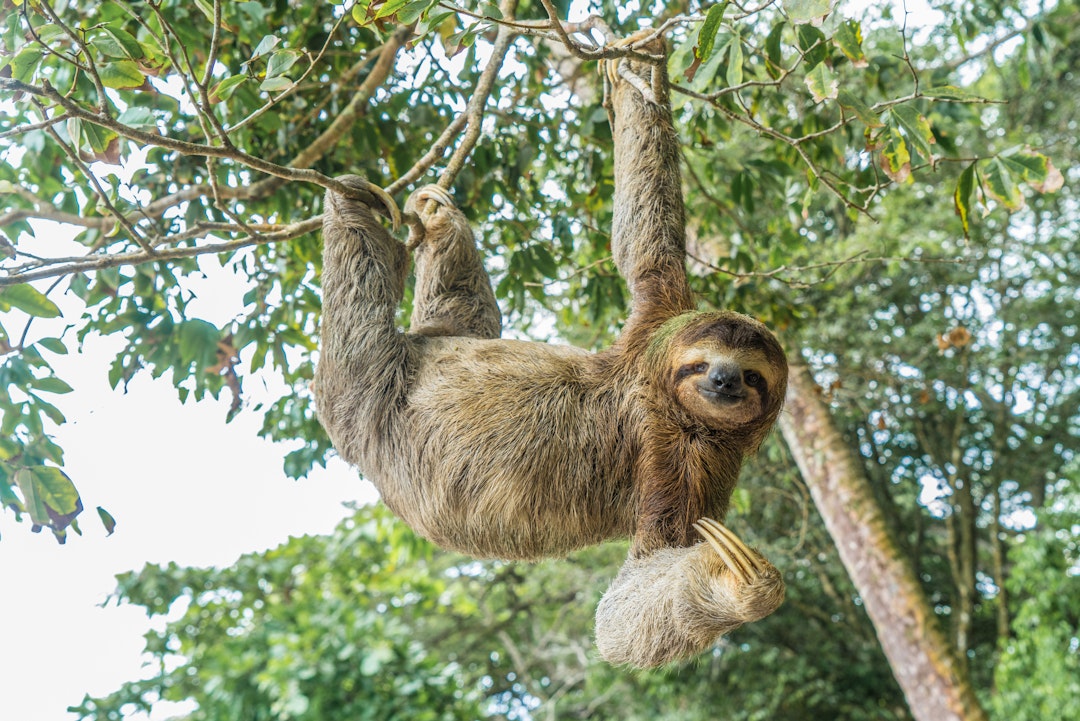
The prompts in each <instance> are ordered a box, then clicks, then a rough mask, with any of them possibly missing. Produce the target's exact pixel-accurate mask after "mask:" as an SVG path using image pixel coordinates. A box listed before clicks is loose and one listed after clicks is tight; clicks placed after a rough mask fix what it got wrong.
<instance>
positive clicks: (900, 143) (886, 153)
mask: <svg viewBox="0 0 1080 721" xmlns="http://www.w3.org/2000/svg"><path fill="white" fill-rule="evenodd" d="M880 157H881V169H882V171H883V172H884V173H885V175H887V176H889V178H890V179H891V180H892V181H893V182H894V183H911V182H913V180H912V178H911V153H910V152H909V151H908V148H907V143H905V142H904V137H903V136H902V135H900V133H899V132H898V131H897V130H896V128H889V132H888V137H887V138H886V142H885V147H884V149H883V150H882V151H881V156H880Z"/></svg>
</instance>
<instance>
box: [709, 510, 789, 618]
mask: <svg viewBox="0 0 1080 721" xmlns="http://www.w3.org/2000/svg"><path fill="white" fill-rule="evenodd" d="M694 528H695V529H697V532H698V533H700V534H701V536H702V538H704V539H705V542H706V543H708V545H709V546H710V547H711V549H712V550H713V552H715V554H716V557H717V558H718V559H719V562H720V567H721V568H720V570H721V573H720V575H719V577H717V578H715V579H714V593H715V594H716V602H717V605H718V606H720V607H722V608H723V610H724V611H725V612H726V613H730V614H731V615H732V616H734V617H735V618H737V619H738V620H739V621H741V622H742V623H748V622H750V621H756V620H758V619H759V618H764V617H765V616H768V615H769V614H770V613H772V612H773V611H775V610H776V609H777V608H779V606H780V604H781V603H783V601H784V581H783V579H782V578H781V577H780V572H779V571H777V570H776V567H775V566H773V565H772V564H771V563H769V562H768V561H766V560H765V557H764V556H762V555H761V554H760V553H758V552H757V551H755V550H753V549H751V548H749V547H748V546H747V545H746V544H745V543H743V542H742V541H741V540H740V539H739V537H738V536H736V535H735V534H734V533H732V532H731V531H729V530H728V529H727V528H725V527H724V526H723V525H721V524H720V523H718V522H716V521H714V520H713V519H711V518H702V519H701V520H699V521H698V522H697V523H695V524H694Z"/></svg>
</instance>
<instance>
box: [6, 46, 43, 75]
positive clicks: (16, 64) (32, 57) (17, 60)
mask: <svg viewBox="0 0 1080 721" xmlns="http://www.w3.org/2000/svg"><path fill="white" fill-rule="evenodd" d="M44 55H45V53H44V51H43V50H42V49H41V48H39V47H38V46H37V45H30V46H27V47H25V48H23V49H22V50H20V51H19V52H18V53H16V55H15V57H14V58H12V59H11V63H10V67H11V79H12V80H18V81H19V82H22V83H29V82H32V81H33V79H34V73H35V72H37V69H38V65H40V64H41V58H42V57H44Z"/></svg>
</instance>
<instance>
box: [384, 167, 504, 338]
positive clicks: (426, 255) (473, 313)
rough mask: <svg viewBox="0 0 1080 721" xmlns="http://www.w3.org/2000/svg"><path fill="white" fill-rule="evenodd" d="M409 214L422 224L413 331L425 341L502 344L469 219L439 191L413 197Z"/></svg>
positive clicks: (434, 189) (408, 205)
mask: <svg viewBox="0 0 1080 721" xmlns="http://www.w3.org/2000/svg"><path fill="white" fill-rule="evenodd" d="M405 209H406V211H411V212H414V213H416V214H417V215H419V216H420V220H421V221H422V222H423V224H424V236H423V239H422V240H421V241H420V242H419V243H418V244H417V246H416V251H415V256H414V258H415V264H416V288H415V293H414V296H413V313H412V319H411V321H410V330H411V331H412V332H413V333H418V334H420V335H426V336H471V337H474V338H498V337H499V336H500V335H501V333H502V314H501V313H500V312H499V305H498V303H497V302H496V301H495V293H494V292H493V291H492V289H491V280H490V279H489V278H488V274H487V271H486V270H485V269H484V261H483V256H482V255H481V254H480V251H479V250H478V249H477V247H476V240H475V238H474V236H473V232H472V229H471V228H469V223H468V221H467V220H466V219H465V214H464V213H462V212H461V211H460V210H458V208H457V207H456V206H455V205H454V200H453V198H452V197H451V195H450V194H449V193H448V192H447V191H446V190H445V189H443V188H441V187H439V186H437V185H427V186H424V187H423V188H420V189H419V190H417V191H415V192H414V193H413V194H412V196H411V197H410V198H409V201H408V203H406V205H405Z"/></svg>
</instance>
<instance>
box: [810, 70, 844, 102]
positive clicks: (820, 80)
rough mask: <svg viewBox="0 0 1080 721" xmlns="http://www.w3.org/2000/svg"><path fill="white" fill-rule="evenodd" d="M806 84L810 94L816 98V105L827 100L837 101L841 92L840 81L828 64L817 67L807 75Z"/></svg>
mask: <svg viewBox="0 0 1080 721" xmlns="http://www.w3.org/2000/svg"><path fill="white" fill-rule="evenodd" d="M804 82H805V83H806V87H807V88H808V89H809V90H810V94H811V95H813V96H814V102H815V103H820V102H822V101H823V100H827V99H828V100H835V99H836V96H837V94H838V92H839V90H840V80H839V79H838V78H837V77H836V73H834V72H833V71H832V70H830V69H829V66H828V65H827V64H826V63H818V64H817V65H815V66H814V68H813V70H811V71H810V72H808V73H807V74H806V78H805V80H804Z"/></svg>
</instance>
